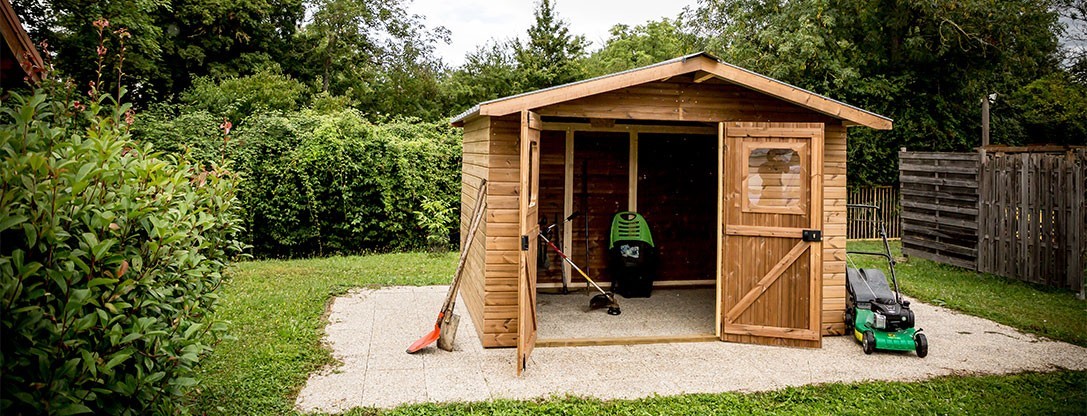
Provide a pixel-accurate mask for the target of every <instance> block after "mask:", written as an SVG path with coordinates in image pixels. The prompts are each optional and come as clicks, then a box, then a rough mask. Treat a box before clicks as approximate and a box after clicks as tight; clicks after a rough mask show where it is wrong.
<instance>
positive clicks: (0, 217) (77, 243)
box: [0, 90, 243, 415]
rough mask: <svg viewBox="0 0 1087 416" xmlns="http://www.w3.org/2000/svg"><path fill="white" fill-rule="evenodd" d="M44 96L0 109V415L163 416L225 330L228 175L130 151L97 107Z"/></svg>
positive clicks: (119, 127) (135, 147) (232, 254)
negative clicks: (221, 292) (221, 307)
mask: <svg viewBox="0 0 1087 416" xmlns="http://www.w3.org/2000/svg"><path fill="white" fill-rule="evenodd" d="M70 93H71V91H68V92H67V94H70ZM92 93H95V91H93V90H92ZM54 96H57V95H52V96H51V95H49V94H46V93H43V92H37V93H35V94H34V95H32V96H31V97H29V98H24V97H22V96H19V95H18V94H15V95H13V96H12V99H10V100H5V102H4V103H3V104H2V105H0V119H2V121H0V181H2V187H0V241H2V244H0V296H2V298H0V330H2V333H0V346H2V356H0V380H2V385H3V387H2V388H0V413H2V414H15V415H17V414H76V413H96V414H147V413H173V412H176V411H177V410H178V408H177V407H175V406H176V405H175V403H176V401H175V400H174V399H178V398H180V397H181V396H183V395H184V394H186V392H187V391H188V390H189V389H190V388H191V387H192V386H194V385H195V384H196V383H197V381H196V380H195V379H194V378H192V375H193V370H194V367H195V366H196V365H198V363H199V361H200V359H201V358H202V357H203V356H204V355H206V354H207V353H208V352H210V349H211V347H212V345H213V344H214V343H215V342H216V340H217V339H218V338H219V337H220V336H221V335H222V334H223V333H224V331H225V325H224V324H223V323H221V322H215V321H212V318H211V317H210V316H211V312H212V311H213V310H214V308H215V305H216V303H217V301H218V297H217V294H216V292H217V289H218V288H219V287H220V286H221V285H222V284H223V281H224V275H223V272H224V269H225V268H226V266H227V264H228V263H229V262H230V261H231V260H232V259H235V258H236V257H237V256H239V254H240V253H241V251H242V248H243V245H242V243H241V242H240V241H239V240H238V239H237V237H238V236H239V235H240V231H241V228H240V227H241V224H242V222H241V217H240V215H239V214H240V213H239V212H238V205H237V202H236V198H235V187H234V180H235V178H234V175H233V174H232V173H231V172H230V171H229V170H228V169H227V168H226V167H224V166H217V165H214V164H213V165H208V166H204V165H200V164H193V163H192V162H191V161H190V159H189V158H187V156H186V155H184V154H177V155H167V156H163V155H161V154H158V153H155V152H154V151H153V149H152V147H151V146H150V145H148V144H147V143H139V142H135V141H133V140H132V139H131V137H130V135H129V131H128V124H129V123H130V122H131V117H132V114H131V113H129V112H127V111H126V110H127V109H128V106H127V105H118V104H116V103H115V102H114V101H112V99H111V98H109V97H107V96H102V97H100V98H99V99H98V100H95V101H94V102H92V103H90V104H89V105H88V106H84V105H83V104H80V103H78V102H71V101H64V100H60V101H55V100H53V99H52V97H54ZM59 96H63V95H59ZM104 103H109V104H106V105H103V104H104Z"/></svg>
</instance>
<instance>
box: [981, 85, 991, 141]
mask: <svg viewBox="0 0 1087 416" xmlns="http://www.w3.org/2000/svg"><path fill="white" fill-rule="evenodd" d="M988 145H989V95H988V94H985V96H984V97H982V98H981V147H982V148H983V149H984V148H985V146H988Z"/></svg>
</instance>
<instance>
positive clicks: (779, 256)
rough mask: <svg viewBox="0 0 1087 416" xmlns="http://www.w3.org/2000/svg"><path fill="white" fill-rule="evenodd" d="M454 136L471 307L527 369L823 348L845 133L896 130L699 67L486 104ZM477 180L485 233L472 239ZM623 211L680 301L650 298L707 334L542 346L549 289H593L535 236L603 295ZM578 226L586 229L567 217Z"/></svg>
mask: <svg viewBox="0 0 1087 416" xmlns="http://www.w3.org/2000/svg"><path fill="white" fill-rule="evenodd" d="M453 124H454V125H455V126H460V127H463V129H464V149H463V152H464V153H463V176H462V192H461V229H462V233H461V235H462V241H461V247H462V249H464V248H466V247H468V246H471V252H470V255H469V257H468V259H467V262H466V264H465V270H464V275H463V277H462V278H463V279H464V280H463V282H462V286H461V296H462V298H463V299H464V304H465V306H466V308H467V310H468V313H469V315H470V316H471V319H472V321H473V323H474V324H475V327H476V329H477V331H478V335H479V337H480V339H481V340H482V343H483V345H484V346H486V347H517V355H518V359H517V362H518V370H519V371H520V369H523V368H524V365H525V363H526V362H527V357H528V356H529V354H530V353H531V351H532V348H533V347H534V346H536V345H537V343H539V344H541V345H577V344H615V343H624V342H626V343H635V342H667V341H692V340H699V339H706V338H709V339H720V340H722V341H729V342H745V343H759V344H772V345H787V346H800V347H819V346H820V345H821V337H822V336H824V335H837V334H842V333H843V332H844V331H845V325H844V323H843V318H842V315H843V312H844V310H845V260H846V259H845V247H846V245H845V244H846V127H848V126H865V127H869V128H875V129H890V128H891V126H892V122H891V120H890V119H887V118H885V117H882V116H879V115H877V114H873V113H870V112H867V111H864V110H861V109H859V108H856V107H852V106H849V105H846V104H843V103H841V102H838V101H834V100H832V99H829V98H826V97H823V96H820V95H817V94H814V93H812V92H809V91H806V90H803V89H800V88H797V87H794V86H791V85H788V84H785V83H783V82H780V81H776V80H773V79H770V78H768V77H765V76H762V75H759V74H756V73H753V72H750V71H747V70H744V69H742V68H738V67H736V66H733V65H730V64H727V63H724V62H721V61H719V60H718V59H716V58H714V57H712V56H710V55H708V54H704V53H700V54H694V55H689V56H685V57H681V58H677V59H673V60H669V61H665V62H661V63H659V64H655V65H650V66H647V67H643V68H639V69H634V70H630V71H625V72H620V73H616V74H612V75H607V76H603V77H599V78H594V79H590V80H586V81H581V82H576V83H572V84H567V85H562V86H558V87H552V88H548V89H543V90H539V91H534V92H530V93H525V94H521V95H516V96H512V97H506V98H501V99H497V100H493V101H489V102H485V103H481V104H479V105H478V106H476V107H473V108H472V109H471V110H469V111H467V112H466V113H464V114H461V115H459V116H457V117H456V118H454V120H453ZM482 179H486V180H487V183H488V184H487V190H486V196H485V197H486V198H487V200H486V203H487V205H486V213H485V215H484V219H485V220H484V222H483V223H482V225H481V226H480V228H479V230H478V231H477V233H476V235H475V238H474V239H473V241H463V239H464V237H463V236H466V235H467V227H468V224H469V222H470V218H471V215H472V212H471V210H472V209H473V207H474V206H475V203H476V201H475V199H476V195H477V190H478V187H479V184H480V183H481V180H482ZM620 211H635V212H639V213H641V214H642V215H643V216H644V217H645V218H646V219H647V221H648V222H649V223H650V227H651V228H652V231H653V233H654V235H653V239H654V240H655V242H656V244H657V249H658V250H659V254H658V256H657V259H658V261H657V265H656V270H657V273H656V274H657V279H656V282H655V283H654V288H661V289H662V290H665V289H669V290H673V292H668V293H669V296H657V295H654V297H658V298H659V299H660V301H659V302H668V299H676V300H675V301H674V304H673V305H671V309H670V310H674V311H676V312H675V315H676V316H677V319H681V320H682V319H687V318H690V319H694V320H701V321H699V322H706V324H705V325H702V324H698V325H702V326H698V327H697V328H695V329H693V330H691V333H689V334H683V335H674V334H673V335H667V336H645V335H644V334H636V333H634V332H636V331H634V332H632V335H631V336H626V337H624V336H614V335H609V336H607V337H594V336H589V337H586V338H584V339H568V338H561V339H556V338H548V337H547V336H546V335H547V334H542V335H541V333H540V322H541V319H542V320H544V321H546V320H547V319H549V318H548V317H549V312H547V311H546V308H547V307H548V305H552V304H554V303H557V302H558V301H559V299H560V298H557V297H553V298H547V296H552V295H548V293H553V292H556V291H561V290H562V288H567V289H569V290H575V291H579V292H580V290H581V289H579V288H580V287H583V286H584V280H583V279H580V277H579V276H578V275H577V274H572V273H571V271H570V268H569V267H568V266H566V265H564V264H562V262H561V260H560V259H559V258H558V256H556V255H554V254H553V253H550V254H548V253H546V252H545V249H546V247H541V246H540V245H539V244H538V235H539V233H540V232H541V228H542V229H546V228H547V226H548V225H549V224H554V223H558V224H559V226H558V227H557V228H556V229H557V230H559V232H558V233H556V234H555V235H552V236H551V238H552V239H553V240H556V241H558V242H559V246H561V248H562V250H563V251H564V252H565V253H569V254H570V255H571V257H572V258H573V260H574V261H575V262H577V263H579V265H581V266H582V267H583V268H587V269H588V270H589V273H590V275H591V276H593V277H594V278H595V279H598V280H599V281H602V282H605V284H606V282H609V281H610V280H611V276H610V274H609V273H610V271H609V269H608V267H607V243H608V227H609V225H610V223H611V219H612V215H614V214H615V213H617V212H620ZM575 212H577V213H581V214H582V217H581V218H582V219H581V220H578V221H580V222H576V221H571V222H564V221H563V219H564V218H567V217H569V216H570V215H571V214H573V213H575ZM541 224H543V227H541ZM681 288H701V289H692V290H687V291H684V290H681ZM541 296H544V297H545V298H544V300H541V298H540V297H541ZM700 296H701V297H700ZM698 299H705V302H708V304H706V305H702V306H699V305H696V304H697V303H698V302H700V301H699V300H698ZM621 301H623V300H622V299H621ZM643 305H650V304H649V303H645V304H643ZM644 307H645V308H649V307H650V306H644ZM628 309H629V308H628ZM635 312H638V311H635ZM641 312H642V313H643V315H642V316H645V317H646V318H645V319H646V320H655V319H656V320H663V319H667V318H668V317H667V316H664V315H666V313H665V312H661V313H646V312H645V311H641ZM579 313H581V312H579ZM596 314H603V312H599V311H598V312H596ZM624 314H627V312H626V311H624ZM696 315H697V316H696ZM583 316H586V317H589V316H591V317H594V319H595V317H596V316H599V315H591V314H585V315H583ZM632 316H637V315H632ZM575 319H580V318H575ZM599 319H602V320H606V319H607V318H599ZM639 319H640V318H639ZM585 322H588V321H585ZM608 322H619V321H608ZM661 322H666V321H661ZM676 322H681V321H676ZM602 325H608V324H607V323H604V324H602ZM624 325H628V326H630V327H631V328H633V327H635V326H637V325H634V323H627V324H624ZM664 325H665V326H669V327H672V328H675V327H677V324H674V323H666V324H664ZM678 325H679V326H682V325H683V324H682V322H681V323H680V324H678ZM696 326H697V325H696ZM632 331H633V330H632ZM613 332H614V331H613Z"/></svg>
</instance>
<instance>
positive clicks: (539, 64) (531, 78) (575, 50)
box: [513, 0, 589, 90]
mask: <svg viewBox="0 0 1087 416" xmlns="http://www.w3.org/2000/svg"><path fill="white" fill-rule="evenodd" d="M534 15H535V17H536V21H535V23H533V24H532V26H531V27H529V28H528V40H527V41H525V42H524V43H520V42H518V43H514V44H513V49H514V57H515V58H516V59H517V66H518V71H520V72H521V73H522V74H523V76H524V78H525V85H524V87H525V88H528V89H532V90H534V89H539V88H546V87H550V86H554V85H559V84H565V83H568V82H573V81H578V80H580V79H581V78H583V77H584V75H585V71H584V69H583V68H582V67H581V62H580V60H581V59H582V58H584V57H585V54H586V49H587V48H588V46H589V42H588V41H587V40H585V36H582V35H574V34H571V33H570V24H569V22H567V21H565V20H562V19H560V18H559V17H558V15H557V14H556V13H555V8H554V5H553V4H552V3H551V0H540V2H539V3H538V4H537V7H536V11H535V13H534Z"/></svg>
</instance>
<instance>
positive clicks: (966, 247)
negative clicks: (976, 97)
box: [898, 151, 978, 269]
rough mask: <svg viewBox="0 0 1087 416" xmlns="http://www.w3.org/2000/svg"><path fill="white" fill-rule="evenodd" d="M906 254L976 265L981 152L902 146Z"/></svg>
mask: <svg viewBox="0 0 1087 416" xmlns="http://www.w3.org/2000/svg"><path fill="white" fill-rule="evenodd" d="M898 161H899V162H898V163H899V183H900V186H901V189H900V192H901V194H902V214H901V216H902V254H905V255H907V256H915V257H921V258H926V259H930V260H934V261H938V262H941V263H948V264H954V265H956V266H961V267H967V268H970V269H974V268H976V266H977V245H978V179H977V176H978V155H977V154H976V153H935V152H905V151H903V152H899V154H898Z"/></svg>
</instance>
